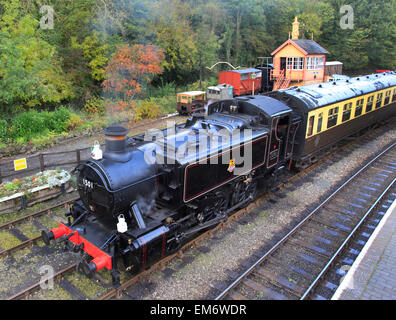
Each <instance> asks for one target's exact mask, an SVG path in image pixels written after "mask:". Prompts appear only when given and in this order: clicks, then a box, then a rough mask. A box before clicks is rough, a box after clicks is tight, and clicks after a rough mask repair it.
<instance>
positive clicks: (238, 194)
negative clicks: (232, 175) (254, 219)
mask: <svg viewBox="0 0 396 320" xmlns="http://www.w3.org/2000/svg"><path fill="white" fill-rule="evenodd" d="M256 195H257V181H251V182H248V183H245V182H244V181H240V182H238V183H237V184H236V185H235V188H234V193H233V194H232V197H231V205H232V206H235V205H236V204H238V203H241V202H244V201H246V200H247V199H249V198H250V201H247V203H246V204H244V205H243V206H242V207H241V208H245V207H247V206H248V205H249V204H250V203H251V202H252V201H253V200H254V198H255V197H256Z"/></svg>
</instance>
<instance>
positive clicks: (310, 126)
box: [307, 116, 315, 137]
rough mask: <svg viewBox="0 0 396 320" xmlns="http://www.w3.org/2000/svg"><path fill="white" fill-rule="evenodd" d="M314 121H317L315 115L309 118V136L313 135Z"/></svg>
mask: <svg viewBox="0 0 396 320" xmlns="http://www.w3.org/2000/svg"><path fill="white" fill-rule="evenodd" d="M314 121H315V116H311V117H309V120H308V133H307V136H308V137H310V136H312V134H313V128H314Z"/></svg>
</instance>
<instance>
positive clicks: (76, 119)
mask: <svg viewBox="0 0 396 320" xmlns="http://www.w3.org/2000/svg"><path fill="white" fill-rule="evenodd" d="M82 124H83V121H82V119H81V117H80V116H79V115H77V114H75V113H71V114H70V118H69V120H68V121H67V124H66V125H67V130H74V129H76V128H77V127H79V126H81V125H82Z"/></svg>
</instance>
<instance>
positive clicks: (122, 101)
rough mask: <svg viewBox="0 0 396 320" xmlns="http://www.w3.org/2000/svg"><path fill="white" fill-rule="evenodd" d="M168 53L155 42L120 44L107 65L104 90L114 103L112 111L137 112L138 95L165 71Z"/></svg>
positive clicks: (103, 84) (133, 113) (132, 113)
mask: <svg viewBox="0 0 396 320" xmlns="http://www.w3.org/2000/svg"><path fill="white" fill-rule="evenodd" d="M163 59H164V54H163V52H162V50H160V49H158V48H157V47H155V46H153V45H146V46H144V45H141V44H135V45H133V46H130V45H124V46H121V47H119V48H117V51H116V52H115V53H114V54H113V55H112V57H111V59H110V61H109V64H108V65H107V67H106V69H105V74H106V80H104V81H103V83H102V86H103V91H104V92H105V93H107V94H109V96H110V98H111V101H113V102H114V104H113V105H112V106H111V109H112V111H118V110H129V111H131V115H132V119H133V117H134V115H135V104H134V101H133V100H134V99H135V98H137V97H138V96H139V95H141V94H142V93H143V91H144V88H145V86H146V85H147V84H148V83H150V82H151V80H152V78H153V77H154V76H155V75H158V74H161V73H162V63H163Z"/></svg>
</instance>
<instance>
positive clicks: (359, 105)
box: [355, 99, 364, 117]
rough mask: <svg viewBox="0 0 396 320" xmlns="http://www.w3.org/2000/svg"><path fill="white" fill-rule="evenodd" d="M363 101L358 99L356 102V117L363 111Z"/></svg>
mask: <svg viewBox="0 0 396 320" xmlns="http://www.w3.org/2000/svg"><path fill="white" fill-rule="evenodd" d="M363 102H364V99H360V100H358V101H357V102H356V110H355V117H358V116H360V115H361V114H362V111H363Z"/></svg>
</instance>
